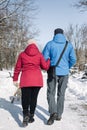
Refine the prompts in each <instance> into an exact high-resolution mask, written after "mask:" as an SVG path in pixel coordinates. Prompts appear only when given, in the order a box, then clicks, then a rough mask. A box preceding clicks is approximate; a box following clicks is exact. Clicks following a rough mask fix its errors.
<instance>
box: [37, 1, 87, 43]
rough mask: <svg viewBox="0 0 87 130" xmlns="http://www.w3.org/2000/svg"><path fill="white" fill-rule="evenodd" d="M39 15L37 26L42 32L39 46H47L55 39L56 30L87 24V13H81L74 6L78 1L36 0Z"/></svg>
mask: <svg viewBox="0 0 87 130" xmlns="http://www.w3.org/2000/svg"><path fill="white" fill-rule="evenodd" d="M36 1H37V4H38V7H39V13H38V15H37V19H36V22H35V23H36V25H37V27H38V28H39V30H40V35H39V38H38V39H39V44H46V42H47V41H49V40H51V39H52V37H53V33H54V29H55V28H58V27H60V28H63V29H64V30H66V29H67V27H68V26H69V24H73V25H76V24H78V25H82V24H83V23H86V22H87V12H83V13H82V12H80V11H79V10H78V9H76V8H75V7H73V6H72V5H73V4H74V3H75V2H76V1H78V0H36Z"/></svg>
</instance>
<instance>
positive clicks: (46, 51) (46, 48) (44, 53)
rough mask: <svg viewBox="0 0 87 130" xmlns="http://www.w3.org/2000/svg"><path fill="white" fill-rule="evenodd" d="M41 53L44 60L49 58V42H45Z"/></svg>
mask: <svg viewBox="0 0 87 130" xmlns="http://www.w3.org/2000/svg"><path fill="white" fill-rule="evenodd" d="M42 53H43V55H44V58H45V60H47V59H49V57H50V43H47V44H46V46H45V47H44V49H43V52H42Z"/></svg>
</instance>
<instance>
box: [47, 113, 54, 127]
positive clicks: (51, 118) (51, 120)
mask: <svg viewBox="0 0 87 130" xmlns="http://www.w3.org/2000/svg"><path fill="white" fill-rule="evenodd" d="M53 123H54V114H51V115H50V118H49V119H48V121H47V125H52V124H53Z"/></svg>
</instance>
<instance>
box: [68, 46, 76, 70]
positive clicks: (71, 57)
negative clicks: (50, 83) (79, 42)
mask: <svg viewBox="0 0 87 130" xmlns="http://www.w3.org/2000/svg"><path fill="white" fill-rule="evenodd" d="M75 63H76V54H75V51H74V48H73V46H72V47H71V50H70V54H69V69H70V68H71V67H72V66H74V65H75Z"/></svg>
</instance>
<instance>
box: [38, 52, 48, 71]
mask: <svg viewBox="0 0 87 130" xmlns="http://www.w3.org/2000/svg"><path fill="white" fill-rule="evenodd" d="M40 66H41V69H44V70H48V69H49V67H50V59H47V60H45V58H44V56H43V54H41V59H40Z"/></svg>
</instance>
